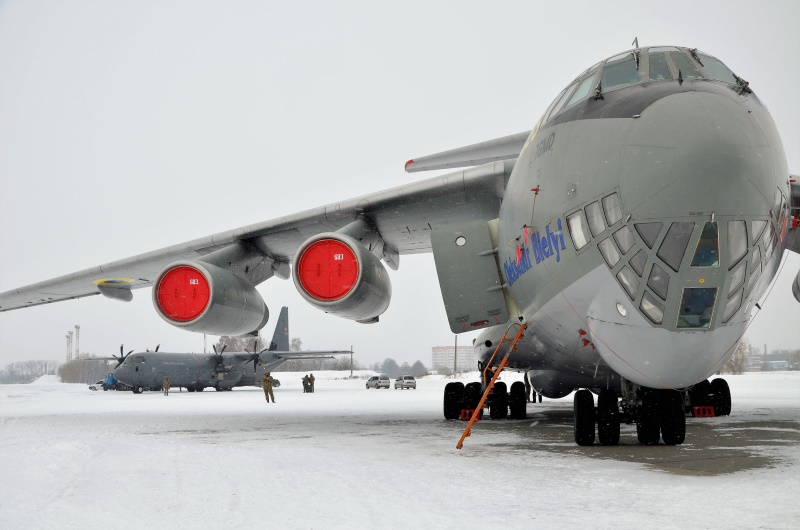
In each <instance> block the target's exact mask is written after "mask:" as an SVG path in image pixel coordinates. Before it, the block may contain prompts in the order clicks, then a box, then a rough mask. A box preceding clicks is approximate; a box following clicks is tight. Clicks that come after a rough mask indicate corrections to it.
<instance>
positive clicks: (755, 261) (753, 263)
mask: <svg viewBox="0 0 800 530" xmlns="http://www.w3.org/2000/svg"><path fill="white" fill-rule="evenodd" d="M756 267H759V268H760V267H761V251H760V250H758V247H756V248H755V250H753V254H752V255H751V256H750V267H749V268H750V272H753V271H754V270H756Z"/></svg>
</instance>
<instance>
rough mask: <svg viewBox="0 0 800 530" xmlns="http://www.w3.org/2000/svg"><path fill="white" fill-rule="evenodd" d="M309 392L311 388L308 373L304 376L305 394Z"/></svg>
mask: <svg viewBox="0 0 800 530" xmlns="http://www.w3.org/2000/svg"><path fill="white" fill-rule="evenodd" d="M309 392H311V390H310V389H309V383H308V374H306V375H304V376H303V394H308V393H309Z"/></svg>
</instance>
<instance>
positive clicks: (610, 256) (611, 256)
mask: <svg viewBox="0 0 800 530" xmlns="http://www.w3.org/2000/svg"><path fill="white" fill-rule="evenodd" d="M597 248H599V249H600V254H602V255H603V259H604V260H606V263H608V266H609V267H614V265H616V264H617V263H618V262H619V252H617V247H615V246H614V243H612V242H611V239H610V238H608V239H604V240H602V241H601V242H600V244H599V245H597Z"/></svg>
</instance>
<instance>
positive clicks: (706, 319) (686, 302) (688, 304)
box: [678, 287, 717, 328]
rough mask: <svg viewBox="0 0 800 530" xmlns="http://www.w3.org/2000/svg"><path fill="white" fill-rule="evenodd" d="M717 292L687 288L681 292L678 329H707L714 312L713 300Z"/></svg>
mask: <svg viewBox="0 0 800 530" xmlns="http://www.w3.org/2000/svg"><path fill="white" fill-rule="evenodd" d="M716 297H717V290H716V289H715V288H714V289H697V288H692V287H687V288H686V289H684V290H683V297H682V298H681V307H680V313H679V315H678V327H679V328H707V327H709V326H710V324H711V317H712V313H713V311H714V300H715V299H716Z"/></svg>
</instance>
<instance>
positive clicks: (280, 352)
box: [113, 307, 351, 394]
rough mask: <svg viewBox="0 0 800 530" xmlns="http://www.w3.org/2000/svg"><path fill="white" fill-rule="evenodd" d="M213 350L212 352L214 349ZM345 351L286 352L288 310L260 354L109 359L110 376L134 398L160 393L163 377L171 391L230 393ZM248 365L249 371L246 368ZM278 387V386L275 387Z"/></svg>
mask: <svg viewBox="0 0 800 530" xmlns="http://www.w3.org/2000/svg"><path fill="white" fill-rule="evenodd" d="M215 350H216V348H215ZM345 353H351V352H350V351H349V350H348V351H343V350H342V351H340V350H331V351H289V308H288V307H283V308H281V314H280V317H279V318H278V323H277V324H276V325H275V332H274V334H273V336H272V342H270V344H269V346H268V347H267V348H265V349H263V350H261V351H258V349H257V343H254V344H253V351H252V352H228V353H225V348H224V347H223V348H222V351H219V352H217V351H215V353H214V354H212V355H208V354H193V353H167V352H158V348H156V351H154V352H151V351H147V352H138V353H128V354H127V355H122V350H121V349H120V357H113V359H116V360H117V361H118V363H119V364H118V365H117V367H116V369H115V370H114V376H115V377H116V378H117V379H119V380H120V381H122V382H123V383H125V384H126V385H128V386H130V387H132V389H133V392H134V394H140V393H141V392H142V391H144V390H151V389H161V385H162V382H163V380H164V377H165V376H166V377H169V380H170V385H171V386H172V387H175V388H177V387H184V388H186V389H187V390H188V391H189V392H195V391H197V392H202V391H203V390H204V389H206V388H214V389H216V390H231V389H233V388H234V387H237V386H253V385H258V384H259V381H260V379H261V378H262V377H263V376H264V372H271V371H272V370H274V369H275V368H277V367H278V366H280V365H281V364H283V363H284V362H286V361H288V360H291V359H321V358H330V357H331V356H332V355H339V354H345ZM251 363H252V367H251V366H250V364H251ZM279 385H280V383H278V385H276V386H279Z"/></svg>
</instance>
